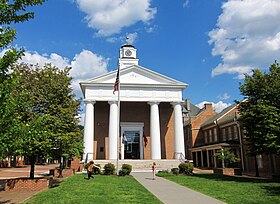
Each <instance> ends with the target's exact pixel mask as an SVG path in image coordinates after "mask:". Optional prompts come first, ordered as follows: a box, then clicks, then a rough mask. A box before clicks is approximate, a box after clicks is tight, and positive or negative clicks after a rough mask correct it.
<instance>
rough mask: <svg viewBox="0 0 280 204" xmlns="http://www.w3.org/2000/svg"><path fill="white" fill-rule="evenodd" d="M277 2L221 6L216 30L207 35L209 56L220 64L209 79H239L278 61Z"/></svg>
mask: <svg viewBox="0 0 280 204" xmlns="http://www.w3.org/2000/svg"><path fill="white" fill-rule="evenodd" d="M279 19H280V1H279V0H229V1H227V2H225V3H224V4H223V5H222V14H221V15H220V16H219V18H218V20H217V24H216V26H217V27H216V28H215V29H213V30H212V31H210V32H209V37H210V40H209V43H210V44H213V45H214V47H213V49H212V55H213V56H220V57H221V59H222V63H220V64H219V65H218V66H217V67H215V68H214V69H213V71H212V76H217V75H219V74H224V73H229V74H237V75H238V78H242V76H243V74H244V73H250V72H251V71H252V69H254V68H267V67H269V65H270V64H272V63H273V62H274V60H279V59H280V58H279V57H280V24H279Z"/></svg>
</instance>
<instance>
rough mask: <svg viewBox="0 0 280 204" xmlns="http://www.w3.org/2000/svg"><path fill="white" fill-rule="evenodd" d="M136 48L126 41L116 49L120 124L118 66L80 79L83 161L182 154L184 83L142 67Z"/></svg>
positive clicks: (167, 156)
mask: <svg viewBox="0 0 280 204" xmlns="http://www.w3.org/2000/svg"><path fill="white" fill-rule="evenodd" d="M136 51H137V50H136V48H135V47H134V46H132V45H129V44H126V45H123V46H122V47H121V48H120V51H119V68H120V101H121V102H120V126H119V128H118V92H115V94H114V93H113V89H114V84H115V80H116V75H117V69H116V70H115V71H112V72H109V73H106V74H103V75H101V76H97V77H94V78H91V79H89V80H87V81H83V82H81V83H80V86H81V89H82V92H83V95H84V103H85V106H86V110H85V126H84V156H83V157H84V158H83V159H84V160H85V159H86V160H87V161H88V160H90V159H95V160H98V159H100V160H101V159H102V160H104V159H105V160H108V159H109V160H115V159H117V157H118V156H119V159H139V160H149V159H156V160H161V159H174V158H178V157H179V156H178V155H180V154H183V155H185V145H184V131H183V120H182V105H183V100H182V92H183V90H184V89H185V88H186V87H187V84H185V83H183V82H180V81H177V80H174V79H172V78H169V77H167V76H164V75H162V74H159V73H156V72H154V71H152V70H150V69H147V68H145V67H142V66H140V65H139V64H138V61H139V60H138V59H137V57H136V54H137V53H136ZM116 68H117V67H116ZM118 129H119V132H118ZM117 143H119V144H117ZM118 147H119V151H118Z"/></svg>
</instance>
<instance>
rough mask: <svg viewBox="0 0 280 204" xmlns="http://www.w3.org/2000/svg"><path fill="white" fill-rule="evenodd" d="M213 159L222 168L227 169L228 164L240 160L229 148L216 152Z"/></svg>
mask: <svg viewBox="0 0 280 204" xmlns="http://www.w3.org/2000/svg"><path fill="white" fill-rule="evenodd" d="M214 157H216V158H217V159H218V160H219V161H221V162H222V167H223V168H227V167H229V165H230V164H232V163H234V162H238V161H239V160H240V159H239V158H238V157H236V156H235V154H234V153H233V152H232V151H231V150H230V149H229V148H224V149H221V150H218V151H217V153H216V154H215V155H214Z"/></svg>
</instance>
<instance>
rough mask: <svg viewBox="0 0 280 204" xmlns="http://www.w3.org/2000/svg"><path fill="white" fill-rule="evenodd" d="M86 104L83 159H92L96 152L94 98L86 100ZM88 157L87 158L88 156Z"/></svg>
mask: <svg viewBox="0 0 280 204" xmlns="http://www.w3.org/2000/svg"><path fill="white" fill-rule="evenodd" d="M84 103H85V104H86V112H85V127H84V155H83V160H84V161H85V160H86V159H87V162H88V161H90V160H92V159H93V158H94V157H93V153H94V104H95V101H94V100H89V99H86V100H84ZM86 157H87V158H86Z"/></svg>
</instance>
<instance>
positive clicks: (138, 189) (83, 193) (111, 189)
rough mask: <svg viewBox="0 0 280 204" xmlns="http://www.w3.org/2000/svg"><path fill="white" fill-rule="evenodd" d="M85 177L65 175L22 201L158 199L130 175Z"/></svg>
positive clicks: (154, 201) (128, 200)
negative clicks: (89, 178) (61, 179)
mask: <svg viewBox="0 0 280 204" xmlns="http://www.w3.org/2000/svg"><path fill="white" fill-rule="evenodd" d="M85 177H86V176H85V175H81V174H79V175H75V176H71V177H68V178H66V179H65V180H64V181H63V182H61V183H60V184H59V186H58V187H55V188H52V189H49V190H46V191H42V192H40V193H39V194H37V195H35V196H33V197H32V198H31V199H29V200H27V201H26V202H24V203H25V204H27V203H28V204H33V203H34V204H35V203H36V204H37V203H40V204H48V203H50V204H53V203H55V204H59V203H67V204H68V203H75V204H77V203H85V204H86V203H102V204H103V203H161V202H160V201H159V200H158V199H157V198H156V197H155V196H154V195H153V194H151V193H150V192H149V191H147V190H146V189H145V188H144V187H143V186H142V185H141V184H139V183H138V182H137V181H136V180H135V179H134V178H132V177H131V176H125V177H117V176H101V175H96V176H95V179H91V180H87V179H85Z"/></svg>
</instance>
